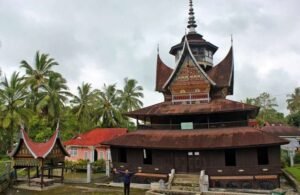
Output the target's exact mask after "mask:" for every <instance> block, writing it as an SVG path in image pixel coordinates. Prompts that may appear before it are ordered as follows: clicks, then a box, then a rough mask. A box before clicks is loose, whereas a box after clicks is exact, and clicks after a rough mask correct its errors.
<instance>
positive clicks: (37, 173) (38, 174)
mask: <svg viewBox="0 0 300 195" xmlns="http://www.w3.org/2000/svg"><path fill="white" fill-rule="evenodd" d="M36 176H37V177H40V173H39V166H36Z"/></svg>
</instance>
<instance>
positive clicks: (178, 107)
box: [126, 99, 259, 117]
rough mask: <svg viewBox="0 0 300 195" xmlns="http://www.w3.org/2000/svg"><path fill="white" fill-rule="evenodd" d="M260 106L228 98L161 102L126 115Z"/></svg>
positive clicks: (196, 111)
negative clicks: (179, 102) (197, 102)
mask: <svg viewBox="0 0 300 195" xmlns="http://www.w3.org/2000/svg"><path fill="white" fill-rule="evenodd" d="M258 109H259V107H256V106H253V105H249V104H244V103H241V102H236V101H232V100H227V99H213V100H211V101H210V102H209V103H199V104H173V103H172V102H161V103H158V104H154V105H151V106H148V107H145V108H141V109H139V110H135V111H132V112H129V113H127V114H126V115H128V116H131V117H135V116H139V115H142V116H146V115H148V116H150V115H182V114H185V115H189V114H205V113H217V112H236V111H246V110H249V111H252V110H253V111H255V110H257V111H258Z"/></svg>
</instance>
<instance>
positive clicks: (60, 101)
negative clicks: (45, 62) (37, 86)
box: [37, 74, 72, 127]
mask: <svg viewBox="0 0 300 195" xmlns="http://www.w3.org/2000/svg"><path fill="white" fill-rule="evenodd" d="M68 97H72V94H71V93H70V92H69V91H68V86H67V84H66V80H65V79H64V78H62V77H61V76H60V75H57V74H51V75H50V76H49V80H48V83H46V84H43V85H42V86H41V92H40V93H39V100H38V104H37V110H38V111H39V112H40V113H42V114H43V115H46V116H47V117H48V121H49V122H50V124H51V126H52V127H54V126H55V124H56V122H57V121H58V120H59V118H60V116H61V111H62V109H63V108H64V106H65V103H66V102H67V100H68Z"/></svg>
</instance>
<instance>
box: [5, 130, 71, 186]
mask: <svg viewBox="0 0 300 195" xmlns="http://www.w3.org/2000/svg"><path fill="white" fill-rule="evenodd" d="M10 156H11V158H12V160H13V168H14V170H15V176H16V180H17V181H18V176H17V170H18V169H24V168H25V169H26V170H27V181H28V185H29V186H30V185H31V184H37V185H39V186H41V188H43V187H44V186H47V185H50V184H53V183H54V181H55V178H57V179H59V180H60V182H61V183H63V181H64V167H65V164H64V159H65V156H69V154H68V152H67V151H66V150H65V148H64V146H63V144H62V142H61V140H60V136H59V130H58V128H57V129H56V131H55V133H54V134H53V135H52V137H51V138H50V139H49V140H48V141H47V142H44V143H37V142H33V141H32V140H31V139H30V138H29V136H28V134H27V133H26V132H25V130H24V129H23V128H22V129H21V130H20V137H19V142H18V144H17V146H16V148H15V149H14V150H13V151H12V152H11V154H10ZM54 169H60V170H61V175H54V174H53V170H54ZM34 170H35V174H34V175H31V173H32V171H34Z"/></svg>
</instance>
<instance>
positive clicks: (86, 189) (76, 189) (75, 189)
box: [8, 184, 146, 195]
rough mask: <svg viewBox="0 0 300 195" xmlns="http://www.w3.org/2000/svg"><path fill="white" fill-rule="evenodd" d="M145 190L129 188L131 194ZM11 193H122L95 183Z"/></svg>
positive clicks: (50, 194) (34, 194)
mask: <svg viewBox="0 0 300 195" xmlns="http://www.w3.org/2000/svg"><path fill="white" fill-rule="evenodd" d="M145 192H146V190H141V189H131V190H130V194H131V195H143V194H145ZM8 193H9V194H11V195H15V194H16V195H19V194H22V195H54V194H60V195H63V194H67V195H71V194H72V195H81V194H87V195H122V194H123V188H117V187H103V186H95V185H92V184H90V185H67V184H65V185H64V186H62V187H58V188H56V189H52V190H47V191H42V192H35V191H28V190H16V189H11V190H10V191H9V192H8Z"/></svg>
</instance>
